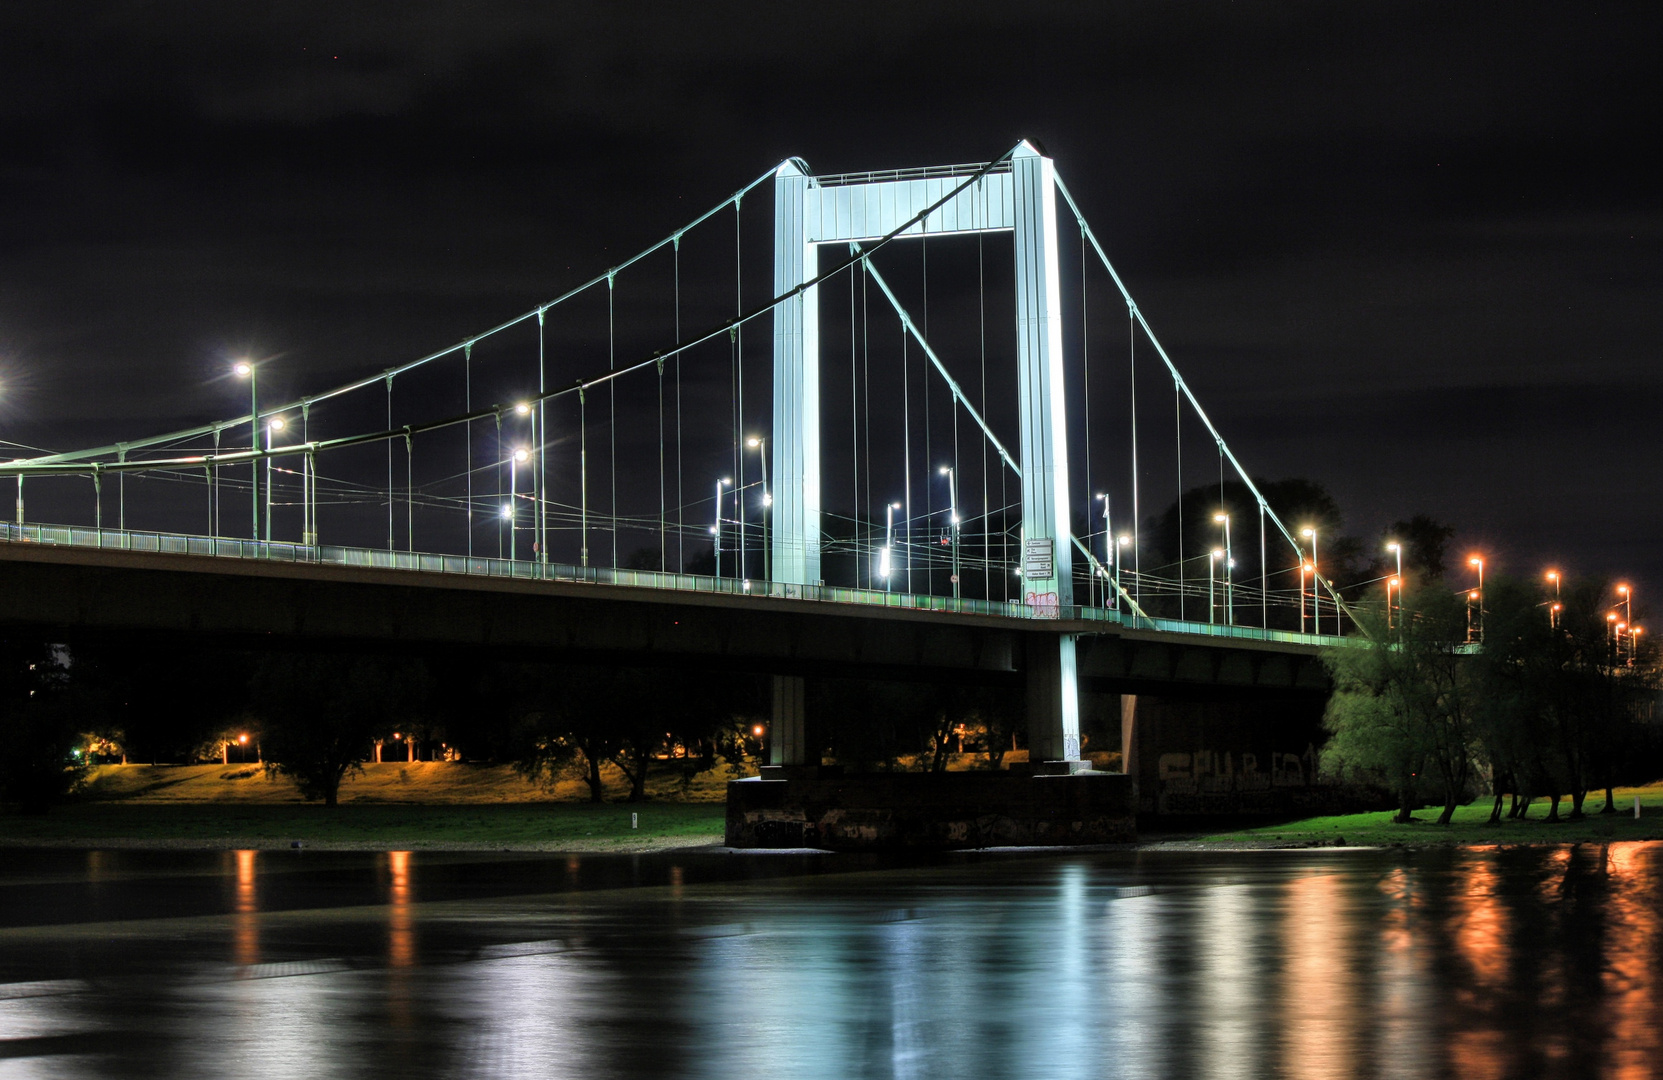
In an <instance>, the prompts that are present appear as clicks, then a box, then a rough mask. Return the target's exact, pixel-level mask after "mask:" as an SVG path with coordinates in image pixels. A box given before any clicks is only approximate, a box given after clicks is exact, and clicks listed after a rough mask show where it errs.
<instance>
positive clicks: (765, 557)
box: [745, 435, 774, 581]
mask: <svg viewBox="0 0 1663 1080" xmlns="http://www.w3.org/2000/svg"><path fill="white" fill-rule="evenodd" d="M745 445H746V446H748V447H750V448H751V449H753V450H755V451H756V456H757V460H759V461H761V462H762V580H763V581H773V580H774V552H773V548H772V545H771V544H770V543H769V528H768V526H769V520H770V519H771V518H772V517H773V516H774V514H773V505H774V496H773V493H772V492H770V491H769V490H768V440H766V439H764V438H763V437H762V436H760V435H752V436H751V437H750V438H748V439H746V440H745Z"/></svg>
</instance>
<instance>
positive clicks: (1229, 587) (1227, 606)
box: [1213, 510, 1236, 626]
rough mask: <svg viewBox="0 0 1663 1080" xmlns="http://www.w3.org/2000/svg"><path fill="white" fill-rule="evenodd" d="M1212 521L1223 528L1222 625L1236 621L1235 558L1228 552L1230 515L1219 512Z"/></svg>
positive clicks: (1232, 623) (1228, 624)
mask: <svg viewBox="0 0 1663 1080" xmlns="http://www.w3.org/2000/svg"><path fill="white" fill-rule="evenodd" d="M1213 520H1214V521H1216V522H1219V523H1221V524H1222V525H1223V526H1224V623H1225V625H1226V626H1230V625H1234V624H1235V621H1236V557H1235V555H1233V554H1232V553H1231V551H1230V515H1229V514H1227V513H1225V512H1224V511H1222V510H1220V511H1219V512H1218V513H1216V514H1214V515H1213Z"/></svg>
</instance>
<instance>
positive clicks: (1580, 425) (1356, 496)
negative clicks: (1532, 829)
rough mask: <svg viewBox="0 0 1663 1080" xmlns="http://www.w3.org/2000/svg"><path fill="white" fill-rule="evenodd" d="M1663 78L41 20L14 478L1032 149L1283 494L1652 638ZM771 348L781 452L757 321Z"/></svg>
mask: <svg viewBox="0 0 1663 1080" xmlns="http://www.w3.org/2000/svg"><path fill="white" fill-rule="evenodd" d="M1660 42H1663V7H1659V6H1658V5H1656V4H1647V5H1632V6H1621V5H1605V4H1567V3H1559V4H1551V5H1549V4H1529V3H1505V4H1448V3H1404V2H1395V0H1394V2H1390V3H1351V2H1348V3H1343V4H1295V3H1277V4H1263V5H1260V4H1206V3H1194V4H1159V3H1148V4H1124V3H1121V4H1103V5H1082V4H1074V3H1066V4H1046V3H1035V2H1028V3H1021V4H1009V3H1001V4H995V5H976V4H965V3H941V4H936V3H908V4H882V5H853V4H845V3H828V4H821V5H812V4H792V5H780V4H755V5H734V4H721V3H701V4H697V5H682V4H667V5H661V6H659V5H641V4H600V5H592V6H578V5H569V6H568V5H559V4H523V5H515V4H491V5H487V4H478V3H475V4H450V5H447V4H439V3H426V4H409V5H391V4H387V5H381V4H377V5H368V4H351V3H339V2H335V3H327V4H323V3H318V4H312V3H301V2H294V0H290V2H285V3H282V4H276V5H258V6H256V5H243V4H234V5H225V4H207V3H203V4H187V3H103V4H63V3H29V2H20V0H11V2H9V3H7V4H5V5H4V6H3V7H0V382H3V387H4V389H3V392H0V439H6V440H12V441H15V442H17V443H22V444H25V445H29V446H42V447H49V448H51V449H57V450H62V449H70V448H73V447H76V446H81V445H91V444H97V443H106V442H113V441H115V440H117V439H120V438H130V437H136V436H140V435H145V434H151V433H156V432H160V431H163V430H169V429H172V428H176V427H180V426H184V425H186V424H191V423H197V422H201V421H203V420H205V419H208V418H210V417H214V416H222V415H223V416H228V415H232V414H233V413H234V412H235V411H236V410H237V408H238V407H239V406H241V407H246V406H245V405H244V404H243V402H244V400H245V399H243V398H241V397H239V394H240V393H241V391H240V389H239V388H238V387H237V386H235V385H228V384H227V380H226V379H225V377H224V371H225V368H226V365H227V364H228V362H229V359H230V358H232V357H235V356H240V355H258V356H261V357H270V358H273V359H274V363H273V365H272V367H271V369H270V370H271V372H272V374H271V376H270V380H271V384H272V389H271V393H273V394H279V393H285V392H292V393H301V392H306V391H315V390H321V389H324V388H326V387H328V386H333V385H336V384H338V383H342V382H345V381H347V380H348V379H351V378H357V377H361V376H365V375H371V374H374V373H375V372H378V371H381V370H383V369H384V368H387V367H389V366H391V365H393V364H397V363H400V362H402V361H406V360H409V359H413V358H415V357H416V356H419V355H421V354H424V353H426V352H429V351H431V350H432V349H434V348H437V347H441V346H444V345H448V344H450V343H452V342H454V341H457V340H459V339H460V338H462V337H464V336H466V335H468V334H469V333H472V332H474V331H477V330H481V329H484V328H485V327H488V326H490V325H493V324H495V323H497V322H499V321H501V320H502V319H504V318H507V317H510V316H513V315H515V314H518V313H520V312H521V311H524V310H526V309H528V308H530V307H532V306H534V305H535V304H537V303H538V302H540V301H544V300H547V299H549V298H551V297H552V296H554V295H556V294H558V293H560V292H562V291H564V290H565V289H566V288H568V287H570V286H571V285H573V284H576V283H578V282H579V281H581V280H584V279H586V278H588V277H590V276H591V275H593V274H594V273H597V272H599V271H601V270H603V269H605V268H606V267H607V266H609V265H611V264H612V263H614V262H616V261H618V260H620V259H622V258H624V257H626V256H627V255H629V254H631V253H633V252H634V251H636V250H638V249H639V248H641V247H643V246H645V245H647V244H649V243H651V242H653V241H656V240H657V239H659V238H660V237H661V236H663V235H665V234H666V233H668V232H669V231H670V230H672V229H674V228H675V227H677V226H678V225H680V224H682V223H684V222H685V221H686V220H687V219H689V218H690V217H692V216H693V215H694V214H695V213H698V212H701V211H703V210H704V209H705V208H707V207H709V206H711V205H713V204H714V203H716V202H718V201H719V200H720V199H721V198H722V197H724V196H725V195H727V194H728V193H730V192H732V191H734V190H735V189H737V188H739V187H740V186H741V185H743V184H744V183H746V182H747V181H749V180H750V179H752V178H754V177H756V176H758V175H760V174H761V173H763V172H764V171H766V170H768V169H769V168H770V167H772V166H773V165H774V164H776V163H777V162H778V161H780V160H781V159H782V158H785V157H787V156H791V155H796V156H801V157H802V158H804V159H805V160H806V161H807V162H808V163H809V164H810V166H811V167H812V168H813V169H814V170H815V171H816V172H821V173H829V172H842V171H855V170H866V169H888V168H899V167H912V166H924V165H935V164H945V163H952V162H967V161H981V160H987V159H989V158H991V157H994V156H996V155H998V154H1000V153H1003V152H1004V151H1005V150H1007V149H1009V148H1010V146H1011V145H1012V144H1014V143H1015V142H1016V141H1017V140H1018V139H1020V138H1028V139H1031V140H1035V141H1036V142H1038V143H1040V144H1042V145H1043V147H1044V148H1045V150H1046V151H1047V152H1048V153H1049V154H1051V155H1052V156H1053V157H1054V158H1055V159H1056V161H1057V163H1058V168H1059V170H1060V172H1061V173H1062V175H1063V177H1064V178H1065V180H1066V181H1067V182H1068V184H1069V186H1070V188H1071V190H1072V191H1073V192H1074V194H1075V196H1076V197H1077V198H1078V200H1079V201H1080V203H1081V205H1082V208H1083V210H1084V212H1085V213H1086V215H1087V216H1088V218H1089V219H1090V220H1091V222H1092V225H1093V227H1094V229H1095V230H1096V232H1097V234H1098V235H1099V236H1100V237H1101V239H1102V241H1103V243H1104V244H1105V246H1106V247H1107V249H1108V253H1109V256H1110V258H1112V259H1113V260H1114V261H1115V263H1116V266H1117V268H1118V269H1119V271H1120V273H1121V274H1122V276H1123V277H1124V278H1125V279H1126V281H1127V284H1128V286H1129V287H1130V289H1131V290H1132V292H1133V294H1134V295H1135V296H1136V298H1137V301H1138V303H1139V306H1140V307H1141V309H1142V310H1143V312H1144V313H1145V315H1146V316H1147V317H1148V319H1149V320H1150V323H1151V325H1152V326H1153V327H1154V329H1155V331H1156V333H1157V334H1158V335H1159V336H1160V337H1161V339H1162V341H1163V343H1164V344H1165V346H1166V347H1167V349H1168V350H1169V351H1170V352H1171V354H1172V355H1173V358H1174V359H1175V361H1176V362H1177V364H1178V365H1179V367H1180V368H1181V369H1182V370H1183V372H1184V374H1185V377H1186V379H1187V380H1188V381H1189V383H1190V384H1191V386H1192V387H1193V388H1194V389H1195V391H1196V393H1197V394H1198V395H1199V396H1200V398H1201V400H1202V401H1203V403H1204V404H1205V405H1206V407H1207V408H1208V409H1209V411H1210V412H1211V413H1212V415H1213V417H1214V419H1215V420H1216V421H1217V422H1218V424H1219V425H1220V427H1221V428H1222V430H1223V432H1224V435H1225V437H1226V438H1227V439H1228V440H1229V441H1230V444H1231V446H1232V447H1233V448H1234V449H1235V451H1236V453H1237V454H1238V455H1239V456H1240V457H1241V458H1242V459H1243V461H1244V462H1245V464H1246V465H1247V467H1248V468H1249V469H1250V470H1252V471H1253V472H1254V473H1256V474H1258V475H1262V476H1266V477H1286V476H1309V477H1311V478H1313V479H1316V480H1318V481H1320V482H1322V483H1324V484H1326V485H1327V486H1328V487H1329V488H1330V489H1331V490H1332V491H1333V492H1334V494H1335V495H1336V497H1337V498H1338V499H1339V501H1340V503H1341V506H1342V507H1343V509H1344V510H1345V512H1346V515H1347V526H1348V528H1349V529H1350V531H1352V532H1354V533H1356V534H1358V535H1360V536H1365V537H1370V538H1372V537H1375V536H1378V534H1379V530H1380V529H1381V528H1382V527H1383V526H1384V525H1385V524H1386V523H1388V522H1390V521H1392V520H1394V519H1397V518H1405V517H1408V516H1410V515H1412V514H1416V513H1427V514H1431V515H1433V516H1435V517H1437V518H1439V519H1442V520H1445V521H1448V522H1450V523H1451V524H1454V525H1456V526H1457V527H1458V528H1459V530H1460V543H1461V545H1462V553H1464V552H1465V549H1466V547H1467V546H1469V545H1470V546H1471V547H1473V548H1474V549H1475V550H1476V549H1482V550H1484V551H1486V552H1488V553H1489V554H1490V557H1491V559H1492V562H1491V565H1492V566H1497V567H1500V568H1502V569H1505V570H1510V571H1514V572H1518V573H1536V572H1538V571H1539V569H1540V568H1541V567H1543V566H1545V565H1548V564H1550V563H1551V564H1554V565H1558V566H1560V567H1563V568H1565V569H1567V570H1571V571H1582V572H1591V573H1609V574H1613V575H1619V576H1625V577H1631V578H1632V579H1633V580H1634V581H1635V583H1636V585H1637V588H1638V593H1639V596H1640V597H1641V600H1642V602H1643V601H1644V599H1645V598H1646V597H1647V596H1648V595H1649V594H1650V591H1651V590H1652V589H1654V588H1660V587H1663V545H1660V541H1663V504H1660V501H1659V498H1658V496H1659V493H1660V485H1659V482H1658V478H1657V471H1658V466H1659V463H1660V462H1663V436H1660V434H1659V432H1660V423H1659V421H1660V418H1663V372H1660V370H1659V365H1658V362H1657V355H1658V346H1659V341H1660V338H1663V333H1660V331H1663V202H1660V199H1659V182H1658V176H1659V174H1658V157H1659V154H1658V147H1659V145H1660V142H1659V139H1660V136H1663V131H1660V125H1659V118H1660V112H1663V94H1660V93H1659V91H1658V80H1657V75H1656V72H1657V70H1658V63H1659V61H1658V58H1657V52H1658V49H1657V47H1658V44H1659V43H1660ZM768 199H771V195H768V194H767V192H766V190H764V192H763V193H762V194H760V195H759V196H758V200H759V201H766V200H768ZM758 210H759V211H763V212H762V216H760V217H758V218H757V219H756V220H757V221H759V222H761V221H765V220H766V212H765V211H764V210H763V208H762V207H760V206H759V207H758ZM1064 232H1065V235H1066V234H1067V233H1068V226H1067V225H1065V228H1064ZM756 239H757V241H758V242H759V243H761V244H762V246H761V247H760V248H758V250H759V251H761V252H763V253H765V252H766V250H767V249H766V242H765V239H766V238H765V237H761V236H759V237H757V238H756ZM944 250H945V249H944ZM961 254H962V253H961ZM931 257H932V258H934V257H935V256H934V254H933V252H932V256H931ZM764 258H765V255H764V256H758V257H757V259H755V260H754V262H755V268H756V270H757V271H758V273H759V274H760V275H761V276H760V277H757V278H755V279H753V280H754V281H758V282H760V283H761V284H759V285H757V286H756V288H755V290H754V297H753V298H755V299H761V298H762V297H761V295H760V294H761V290H762V288H764V287H765V286H766V282H767V273H766V266H765V264H764V261H763V260H764ZM943 258H945V255H944V256H943ZM895 265H897V266H900V265H903V264H902V263H896V264H895ZM943 273H944V274H945V273H946V271H943ZM943 280H944V281H950V280H951V279H950V276H949V277H944V278H943ZM705 284H708V283H705ZM688 287H689V289H690V291H691V292H695V293H696V292H698V290H699V289H700V288H701V283H700V282H690V283H689V286H688ZM945 287H947V288H951V286H950V285H948V286H945ZM1093 287H1094V288H1096V287H1097V286H1096V285H1093ZM643 288H644V287H643ZM709 289H710V291H713V292H714V291H715V287H714V286H709ZM632 295H633V296H635V297H637V300H636V301H635V302H641V301H640V300H639V297H640V295H641V294H639V293H637V294H632ZM959 300H960V301H962V300H963V297H962V295H961V296H960V297H959ZM932 303H934V304H936V308H935V316H936V318H937V320H938V321H940V320H942V319H943V317H944V313H949V314H950V313H954V312H958V313H962V311H963V310H964V308H963V305H962V303H958V304H955V302H953V301H952V300H951V299H942V300H937V301H932ZM1116 303H1118V302H1116ZM1118 312H1119V313H1118V314H1116V313H1115V310H1114V309H1113V307H1112V306H1111V307H1108V308H1105V309H1104V310H1103V312H1102V313H1101V315H1100V316H1098V315H1094V317H1093V318H1094V321H1093V331H1094V335H1095V336H1096V338H1097V340H1098V341H1099V342H1107V341H1109V340H1111V339H1113V335H1116V334H1119V335H1123V334H1124V329H1123V327H1124V307H1123V306H1121V307H1119V308H1118ZM1117 319H1118V320H1119V321H1118V322H1116V321H1115V320H1117ZM1099 324H1101V333H1097V331H1098V329H1099ZM1117 327H1118V329H1117ZM660 329H661V328H652V329H650V332H648V331H647V330H643V331H642V332H641V333H640V334H639V335H638V337H639V341H638V342H637V341H635V340H634V339H632V342H631V345H632V347H634V346H635V345H636V344H639V345H641V346H643V347H645V346H647V345H648V344H650V342H651V341H654V340H656V341H658V342H659V343H660V344H667V343H668V342H667V340H665V339H664V338H665V336H664V335H663V334H661V333H660ZM573 332H574V333H575V331H573ZM601 332H604V326H603V327H602V328H601ZM943 333H944V334H945V333H947V331H943ZM1115 340H1123V336H1122V337H1121V338H1119V339H1115ZM752 341H753V343H754V351H753V352H751V353H750V354H749V356H750V359H749V360H748V362H749V363H751V364H752V367H751V368H750V369H749V370H750V371H751V372H752V373H754V374H748V375H747V378H754V379H756V380H759V381H760V382H758V383H753V384H752V387H751V389H750V390H748V391H747V392H748V394H749V395H750V403H751V404H753V405H754V406H755V407H754V408H751V409H750V410H749V411H750V413H751V416H752V417H754V418H755V420H756V422H758V423H760V422H762V421H763V420H764V419H765V406H764V405H763V403H764V402H765V401H766V393H765V391H764V385H765V380H766V374H767V352H766V347H767V346H766V328H765V324H758V326H757V328H756V330H755V331H754V336H753V339H752ZM1094 347H1097V348H1101V349H1103V350H1107V348H1108V346H1107V345H1106V344H1102V345H1098V346H1094ZM747 348H751V346H749V345H748V346H747ZM1103 362H1104V363H1107V360H1105V361H1103ZM602 366H603V367H604V359H603V362H602ZM592 369H593V367H592V365H591V367H590V369H588V370H592ZM712 370H713V372H714V375H713V378H714V379H715V381H716V384H717V385H718V386H719V387H720V389H721V390H723V391H724V392H725V390H726V382H725V380H726V379H727V378H728V372H727V370H726V368H725V367H724V366H722V365H720V364H718V365H717V366H716V367H715V368H714V369H712ZM1151 375H1153V369H1151ZM1103 378H1105V379H1106V378H1108V376H1106V375H1105V376H1103ZM1105 401H1107V399H1105ZM1110 408H1111V406H1110V405H1108V404H1106V403H1105V404H1104V405H1103V409H1105V410H1107V409H1110ZM1116 423H1117V422H1116ZM1116 423H1111V422H1110V421H1109V420H1106V419H1101V418H1100V419H1099V422H1098V424H1097V425H1095V427H1096V430H1097V431H1098V432H1100V442H1099V444H1098V445H1097V446H1095V447H1094V450H1093V454H1094V460H1096V461H1098V462H1100V463H1101V464H1100V465H1099V466H1098V467H1099V469H1100V470H1101V471H1105V472H1106V471H1110V470H1111V469H1113V468H1118V467H1120V466H1119V465H1118V464H1116V460H1117V459H1116V458H1115V457H1113V456H1112V454H1110V453H1109V452H1107V451H1104V450H1103V449H1102V446H1103V445H1109V444H1112V443H1113V442H1114V441H1115V440H1118V439H1121V438H1122V436H1121V434H1120V433H1119V429H1118V427H1117V426H1116ZM747 426H754V425H752V424H751V422H750V420H749V419H748V420H747ZM831 437H832V436H831V435H828V438H831ZM1094 437H1098V436H1094ZM1198 445H1199V444H1198ZM708 475H711V474H710V473H708V472H703V471H702V472H700V474H699V484H700V485H701V487H700V490H701V491H702V490H703V489H704V488H703V486H702V485H705V481H706V478H707V476H708ZM1204 479H1205V477H1204V476H1197V477H1195V480H1194V482H1195V483H1201V482H1203V481H1204ZM829 483H830V481H828V484H829ZM1164 490H1165V489H1163V491H1164ZM7 499H8V502H9V496H7ZM1169 499H1170V494H1169V493H1166V494H1162V495H1161V496H1159V497H1156V496H1153V495H1152V496H1149V497H1148V500H1147V502H1146V504H1145V507H1144V510H1145V514H1146V515H1147V514H1152V513H1154V512H1156V511H1158V510H1159V509H1160V507H1161V506H1164V504H1165V502H1166V501H1169Z"/></svg>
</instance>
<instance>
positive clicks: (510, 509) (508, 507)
mask: <svg viewBox="0 0 1663 1080" xmlns="http://www.w3.org/2000/svg"><path fill="white" fill-rule="evenodd" d="M502 516H503V517H505V518H511V517H513V516H514V506H513V504H512V503H503V504H502Z"/></svg>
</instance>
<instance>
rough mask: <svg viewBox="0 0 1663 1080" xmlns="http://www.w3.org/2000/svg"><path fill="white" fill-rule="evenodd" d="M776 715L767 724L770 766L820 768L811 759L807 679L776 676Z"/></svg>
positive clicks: (792, 676)
mask: <svg viewBox="0 0 1663 1080" xmlns="http://www.w3.org/2000/svg"><path fill="white" fill-rule="evenodd" d="M773 682H774V686H773V690H774V694H773V697H774V707H773V715H772V717H771V718H770V720H769V724H768V764H770V765H818V764H819V762H818V761H810V760H808V740H807V738H806V734H807V732H806V725H805V724H804V714H805V712H806V711H807V710H806V708H805V704H804V698H805V697H806V696H807V695H806V686H805V680H804V679H803V677H802V676H801V675H775V676H774V679H773Z"/></svg>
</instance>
